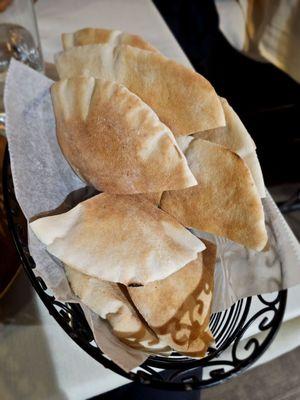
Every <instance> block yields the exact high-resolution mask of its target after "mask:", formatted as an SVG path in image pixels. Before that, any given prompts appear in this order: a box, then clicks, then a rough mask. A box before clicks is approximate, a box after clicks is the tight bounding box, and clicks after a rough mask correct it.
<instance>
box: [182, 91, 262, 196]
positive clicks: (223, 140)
mask: <svg viewBox="0 0 300 400" xmlns="http://www.w3.org/2000/svg"><path fill="white" fill-rule="evenodd" d="M220 100H221V103H222V107H223V110H224V114H225V120H226V126H225V127H221V128H217V129H212V130H209V131H205V132H199V133H196V134H195V135H193V136H194V137H195V138H201V139H203V140H208V141H209V142H213V143H217V144H220V145H222V146H225V147H227V148H228V149H230V150H231V151H234V152H235V153H237V154H238V155H239V156H240V157H242V158H243V160H244V161H245V162H246V164H247V165H248V168H249V169H250V171H251V174H252V177H253V179H254V182H255V184H256V187H257V190H258V193H259V195H260V197H261V198H263V197H266V190H265V184H264V179H263V174H262V171H261V167H260V164H259V161H258V158H257V155H256V151H255V149H256V146H255V143H254V141H253V139H252V138H251V136H250V135H249V133H248V131H247V129H246V128H245V126H244V124H243V123H242V121H241V120H240V119H239V117H238V115H237V114H236V113H235V112H234V110H233V108H232V107H230V105H229V104H228V102H227V101H226V99H223V98H221V97H220ZM178 145H179V147H180V148H181V150H182V151H183V152H184V151H185V150H186V148H183V147H182V145H180V143H179V142H178Z"/></svg>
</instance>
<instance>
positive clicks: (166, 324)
mask: <svg viewBox="0 0 300 400" xmlns="http://www.w3.org/2000/svg"><path fill="white" fill-rule="evenodd" d="M205 244H206V249H205V250H204V251H203V252H202V253H200V254H198V258H197V259H196V260H194V261H192V262H190V263H189V264H188V265H186V266H185V267H184V268H182V269H181V270H179V271H177V272H175V273H174V274H172V275H170V276H168V277H167V278H165V279H163V280H160V281H158V282H152V283H149V284H147V285H145V286H142V287H137V288H135V287H129V288H128V292H129V294H130V296H131V299H132V301H133V302H134V304H135V306H136V307H137V309H138V310H139V312H140V313H141V314H142V316H143V317H144V318H145V320H146V321H147V323H148V325H149V326H150V327H151V329H152V330H153V331H154V332H155V333H156V335H157V336H158V337H159V339H160V341H161V343H164V344H166V345H167V346H170V347H171V348H172V349H174V350H177V351H179V352H185V353H193V356H198V357H203V356H204V355H205V353H206V351H207V347H208V346H209V345H210V344H211V343H212V340H213V338H212V336H211V334H210V333H209V331H208V324H209V319H210V313H211V303H212V297H213V286H214V267H215V262H216V246H215V245H214V244H212V243H210V242H207V241H206V242H205Z"/></svg>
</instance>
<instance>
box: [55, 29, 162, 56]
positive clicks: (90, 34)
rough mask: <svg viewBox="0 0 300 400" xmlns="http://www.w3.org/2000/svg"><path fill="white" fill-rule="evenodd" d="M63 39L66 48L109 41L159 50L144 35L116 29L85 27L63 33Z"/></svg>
mask: <svg viewBox="0 0 300 400" xmlns="http://www.w3.org/2000/svg"><path fill="white" fill-rule="evenodd" d="M61 40H62V44H63V48H64V50H68V49H70V48H72V47H75V46H85V45H87V44H99V43H109V44H110V45H111V46H116V45H119V44H128V45H130V46H133V47H138V48H139V49H143V50H148V51H155V52H158V50H157V49H156V48H155V47H153V46H152V45H151V44H150V43H149V42H147V41H146V40H144V39H143V38H142V37H140V36H138V35H133V34H131V33H126V32H121V31H118V30H114V29H102V28H101V29H100V28H84V29H80V30H78V31H76V32H74V33H63V34H62V35H61Z"/></svg>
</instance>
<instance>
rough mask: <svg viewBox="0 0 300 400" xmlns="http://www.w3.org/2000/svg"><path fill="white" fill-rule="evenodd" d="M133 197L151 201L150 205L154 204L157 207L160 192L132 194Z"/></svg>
mask: <svg viewBox="0 0 300 400" xmlns="http://www.w3.org/2000/svg"><path fill="white" fill-rule="evenodd" d="M133 196H137V197H142V198H144V199H147V200H149V201H151V203H153V204H155V205H156V206H158V205H159V203H160V199H161V196H162V192H158V193H143V194H134V195H133Z"/></svg>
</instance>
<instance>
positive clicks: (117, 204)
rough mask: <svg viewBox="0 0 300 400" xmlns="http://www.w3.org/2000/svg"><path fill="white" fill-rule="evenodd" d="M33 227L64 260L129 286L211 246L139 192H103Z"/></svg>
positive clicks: (173, 267)
mask: <svg viewBox="0 0 300 400" xmlns="http://www.w3.org/2000/svg"><path fill="white" fill-rule="evenodd" d="M30 227H31V228H32V230H33V232H34V233H35V234H36V236H37V237H38V239H39V240H40V241H41V242H43V243H44V244H45V245H47V250H48V251H49V253H51V254H53V255H54V256H55V257H57V258H58V259H59V260H61V261H62V262H63V263H64V264H66V265H68V266H70V267H72V268H74V269H76V270H77V271H80V272H82V273H85V274H87V275H90V276H93V277H95V278H99V279H103V280H106V281H110V282H119V283H123V284H124V285H130V284H139V285H144V284H146V283H149V282H152V281H155V280H159V279H163V278H165V277H166V276H168V275H170V274H172V273H173V272H175V271H178V270H179V269H180V268H182V267H184V266H185V265H186V264H187V263H188V262H190V261H192V260H194V259H195V258H196V257H197V253H198V252H201V251H203V250H204V248H205V246H204V244H203V243H202V242H201V241H200V240H199V239H198V238H196V237H195V236H194V235H193V234H191V233H190V232H189V231H188V230H186V229H185V228H184V227H183V226H182V225H180V224H179V223H178V222H177V221H176V220H175V219H174V218H173V217H171V216H170V215H168V214H167V213H165V212H164V211H162V210H160V209H159V208H158V207H156V206H154V205H153V204H152V203H151V202H150V201H148V200H146V199H143V198H141V197H137V196H126V195H109V194H107V193H102V194H99V195H97V196H94V197H92V198H91V199H89V200H86V201H83V202H82V203H80V204H78V205H77V206H76V207H75V208H73V209H72V210H70V211H68V212H66V213H64V214H60V215H55V216H51V217H45V218H40V219H38V220H36V221H34V222H32V223H31V224H30Z"/></svg>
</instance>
